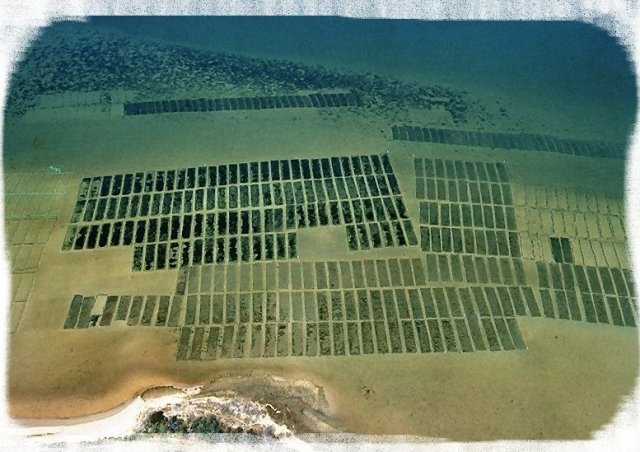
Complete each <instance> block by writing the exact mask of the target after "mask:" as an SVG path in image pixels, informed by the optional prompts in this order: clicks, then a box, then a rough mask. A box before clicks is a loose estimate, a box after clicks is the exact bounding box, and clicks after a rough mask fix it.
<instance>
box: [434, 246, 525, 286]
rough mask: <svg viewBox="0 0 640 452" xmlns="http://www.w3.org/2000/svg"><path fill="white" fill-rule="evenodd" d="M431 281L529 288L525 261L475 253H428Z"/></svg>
mask: <svg viewBox="0 0 640 452" xmlns="http://www.w3.org/2000/svg"><path fill="white" fill-rule="evenodd" d="M426 272H427V281H429V282H437V281H444V282H449V281H453V282H466V283H470V284H498V285H519V286H526V285H528V284H527V280H526V276H525V272H524V265H523V263H522V260H520V259H513V258H510V257H488V256H477V255H471V254H433V253H427V254H426Z"/></svg>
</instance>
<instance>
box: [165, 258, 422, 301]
mask: <svg viewBox="0 0 640 452" xmlns="http://www.w3.org/2000/svg"><path fill="white" fill-rule="evenodd" d="M425 284H426V280H425V270H424V265H423V263H422V260H420V259H417V258H413V259H409V258H389V259H376V260H374V259H368V260H353V261H328V262H324V261H315V262H299V261H293V262H287V261H283V262H279V263H278V264H277V265H273V264H268V263H262V262H254V263H251V264H244V263H242V264H226V265H203V266H193V267H188V268H187V267H183V268H180V269H179V270H178V276H177V279H176V294H179V295H183V294H185V293H186V294H202V293H209V294H210V293H236V292H265V291H279V290H294V291H303V290H312V291H315V290H341V289H364V288H386V287H394V288H395V287H421V286H424V285H425Z"/></svg>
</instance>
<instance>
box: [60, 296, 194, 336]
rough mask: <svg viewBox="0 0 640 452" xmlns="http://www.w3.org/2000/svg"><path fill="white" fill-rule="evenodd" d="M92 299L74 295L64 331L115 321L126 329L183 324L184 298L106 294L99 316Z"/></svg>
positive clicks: (104, 324) (109, 323)
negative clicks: (125, 325) (95, 312)
mask: <svg viewBox="0 0 640 452" xmlns="http://www.w3.org/2000/svg"><path fill="white" fill-rule="evenodd" d="M95 300H96V298H95V297H83V296H82V295H75V296H74V297H73V299H72V300H71V304H70V306H69V311H68V313H67V317H66V320H65V323H64V328H65V329H73V328H87V327H90V326H98V327H106V326H110V325H112V324H114V322H117V321H121V322H126V324H127V326H173V327H175V326H178V323H179V322H180V323H183V322H184V313H183V311H184V304H185V303H184V300H183V297H177V296H175V297H170V296H168V295H159V296H158V295H133V296H132V295H109V296H107V298H106V301H105V303H104V307H103V310H102V312H101V313H97V314H93V315H92V310H94V305H95Z"/></svg>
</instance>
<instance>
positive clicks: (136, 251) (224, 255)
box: [132, 232, 298, 271]
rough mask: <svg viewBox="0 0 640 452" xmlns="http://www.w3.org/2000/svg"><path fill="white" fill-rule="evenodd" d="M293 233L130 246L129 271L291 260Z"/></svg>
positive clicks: (294, 246) (294, 251)
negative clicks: (130, 261)
mask: <svg viewBox="0 0 640 452" xmlns="http://www.w3.org/2000/svg"><path fill="white" fill-rule="evenodd" d="M297 257H298V244H297V236H296V233H295V232H289V233H285V232H280V233H276V234H249V235H241V236H230V237H218V238H215V239H214V238H197V239H192V240H178V241H168V242H158V243H147V244H146V245H134V247H133V262H132V270H133V271H141V270H145V271H146V270H164V269H174V268H179V267H185V266H190V265H202V264H211V263H218V264H221V263H230V262H255V261H274V260H284V259H295V258H297Z"/></svg>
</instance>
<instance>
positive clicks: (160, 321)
mask: <svg viewBox="0 0 640 452" xmlns="http://www.w3.org/2000/svg"><path fill="white" fill-rule="evenodd" d="M170 304H171V298H170V297H169V296H166V295H163V296H161V297H160V302H159V304H158V313H157V315H156V323H155V325H156V326H165V325H166V324H167V317H168V315H169V305H170Z"/></svg>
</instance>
